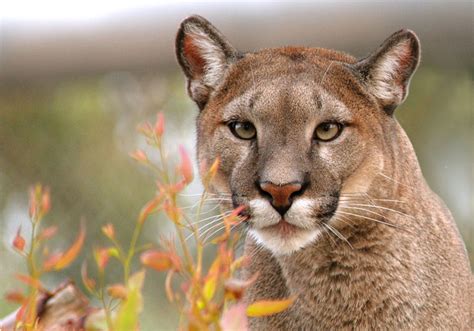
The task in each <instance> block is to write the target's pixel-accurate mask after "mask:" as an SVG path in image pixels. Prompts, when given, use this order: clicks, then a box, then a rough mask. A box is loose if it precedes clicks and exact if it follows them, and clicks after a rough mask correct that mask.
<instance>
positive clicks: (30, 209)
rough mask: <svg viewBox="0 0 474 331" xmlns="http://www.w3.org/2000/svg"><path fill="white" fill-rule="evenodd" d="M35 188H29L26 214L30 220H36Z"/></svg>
mask: <svg viewBox="0 0 474 331" xmlns="http://www.w3.org/2000/svg"><path fill="white" fill-rule="evenodd" d="M36 191H37V190H36V187H31V188H30V194H29V207H28V213H29V215H30V218H31V219H34V218H36V214H37V210H38V202H37V199H36Z"/></svg>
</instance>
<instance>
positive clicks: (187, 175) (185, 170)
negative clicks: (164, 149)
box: [179, 146, 194, 184]
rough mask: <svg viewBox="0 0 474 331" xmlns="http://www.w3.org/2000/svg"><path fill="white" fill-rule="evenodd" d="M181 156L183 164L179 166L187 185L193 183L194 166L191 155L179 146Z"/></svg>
mask: <svg viewBox="0 0 474 331" xmlns="http://www.w3.org/2000/svg"><path fill="white" fill-rule="evenodd" d="M179 155H180V157H181V164H180V165H179V171H180V173H181V175H182V176H183V178H184V181H185V182H186V184H189V183H191V182H192V181H193V177H194V176H193V165H192V163H191V160H190V159H189V155H188V153H187V152H186V150H185V149H184V147H183V146H179Z"/></svg>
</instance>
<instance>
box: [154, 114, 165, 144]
mask: <svg viewBox="0 0 474 331" xmlns="http://www.w3.org/2000/svg"><path fill="white" fill-rule="evenodd" d="M163 132H165V116H164V115H163V113H158V114H157V115H156V123H155V135H156V136H157V137H158V138H160V137H161V136H162V135H163Z"/></svg>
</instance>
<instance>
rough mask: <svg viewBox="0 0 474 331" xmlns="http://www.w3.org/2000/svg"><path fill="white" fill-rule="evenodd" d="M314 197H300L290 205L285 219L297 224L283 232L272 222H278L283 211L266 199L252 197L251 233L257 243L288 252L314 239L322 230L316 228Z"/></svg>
mask: <svg viewBox="0 0 474 331" xmlns="http://www.w3.org/2000/svg"><path fill="white" fill-rule="evenodd" d="M313 204H314V201H313V200H311V199H305V198H300V199H298V200H296V201H295V202H294V203H293V205H292V206H291V208H290V210H288V212H287V213H286V215H285V221H286V222H288V223H290V224H292V225H294V226H296V227H297V228H296V229H295V230H293V231H292V233H290V234H282V233H281V232H280V231H278V230H277V229H274V228H269V227H271V226H272V225H276V224H278V222H280V220H281V215H280V214H279V213H278V212H277V211H276V210H275V209H274V208H273V207H272V206H271V205H270V203H269V202H268V201H267V200H265V199H259V198H257V199H253V200H251V201H250V203H249V206H250V210H251V215H252V219H251V222H252V224H253V225H254V226H253V229H251V230H250V231H249V234H250V235H251V236H252V237H253V238H254V239H255V241H256V242H257V243H259V244H260V245H262V246H264V247H266V248H267V249H269V250H270V251H271V252H272V253H273V254H275V255H288V254H291V253H293V252H296V251H297V250H299V249H301V248H303V247H306V246H308V245H309V244H310V243H312V242H313V241H315V240H316V239H317V238H318V237H319V235H320V233H321V232H320V230H318V229H317V228H315V226H314V223H315V220H314V216H312V210H313V208H312V206H313Z"/></svg>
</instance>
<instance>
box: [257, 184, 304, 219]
mask: <svg viewBox="0 0 474 331" xmlns="http://www.w3.org/2000/svg"><path fill="white" fill-rule="evenodd" d="M259 186H260V189H261V190H262V191H263V192H264V193H263V192H262V193H263V194H264V195H266V196H267V197H268V198H270V203H271V204H272V206H273V208H275V209H276V210H277V211H278V212H279V213H280V215H281V216H283V215H285V213H286V212H287V211H288V209H290V207H291V203H292V202H293V201H292V200H293V199H292V197H293V196H294V195H295V194H298V193H302V189H303V185H302V184H300V183H289V184H283V185H277V184H273V183H271V182H261V183H259Z"/></svg>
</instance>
